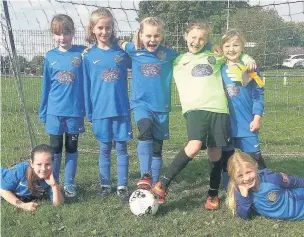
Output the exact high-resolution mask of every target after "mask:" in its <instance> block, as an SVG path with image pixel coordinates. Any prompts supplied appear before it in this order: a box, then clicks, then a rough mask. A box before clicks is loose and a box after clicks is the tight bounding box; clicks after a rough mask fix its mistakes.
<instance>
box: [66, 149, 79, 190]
mask: <svg viewBox="0 0 304 237" xmlns="http://www.w3.org/2000/svg"><path fill="white" fill-rule="evenodd" d="M77 160H78V152H74V153H68V152H66V153H65V171H64V185H68V184H74V179H75V175H76V170H77Z"/></svg>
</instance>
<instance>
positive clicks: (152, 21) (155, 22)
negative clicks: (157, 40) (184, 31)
mask: <svg viewBox="0 0 304 237" xmlns="http://www.w3.org/2000/svg"><path fill="white" fill-rule="evenodd" d="M146 25H149V26H156V27H158V28H159V30H160V33H161V36H162V38H163V37H164V34H165V30H164V23H163V22H162V21H161V20H160V19H159V18H157V17H147V18H145V19H143V20H142V21H141V22H140V23H139V30H137V31H136V33H135V34H134V36H133V43H134V45H135V48H136V49H143V48H144V45H143V43H142V41H141V40H140V34H141V33H142V32H143V30H144V27H145V26H146Z"/></svg>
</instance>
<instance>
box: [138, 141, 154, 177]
mask: <svg viewBox="0 0 304 237" xmlns="http://www.w3.org/2000/svg"><path fill="white" fill-rule="evenodd" d="M152 144H153V140H146V141H138V145H137V153H138V158H139V169H140V175H141V177H142V176H143V175H144V174H145V173H151V163H152Z"/></svg>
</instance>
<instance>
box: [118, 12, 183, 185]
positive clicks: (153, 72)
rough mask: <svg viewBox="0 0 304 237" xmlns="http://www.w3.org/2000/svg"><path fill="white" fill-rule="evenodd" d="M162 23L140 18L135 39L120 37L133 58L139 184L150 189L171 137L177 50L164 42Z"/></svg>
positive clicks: (131, 103) (152, 19)
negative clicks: (170, 121)
mask: <svg viewBox="0 0 304 237" xmlns="http://www.w3.org/2000/svg"><path fill="white" fill-rule="evenodd" d="M163 37H164V26H163V23H162V22H161V21H160V20H159V19H158V18H156V17H148V18H145V19H143V20H142V21H141V22H140V28H139V30H138V31H137V33H136V34H135V36H134V39H133V42H128V43H127V42H122V41H119V44H120V45H121V47H122V48H123V49H124V50H125V51H126V52H127V53H128V54H129V56H130V57H131V59H132V80H131V99H130V105H131V109H132V110H133V113H134V120H135V122H136V125H137V127H138V131H139V134H138V146H137V152H138V158H139V168H140V173H141V179H140V180H139V181H138V182H137V186H138V188H143V189H150V188H151V186H152V185H153V184H155V183H156V182H157V180H158V177H159V172H160V169H161V167H162V163H163V161H162V147H163V140H167V139H169V112H170V111H171V85H172V67H173V66H172V64H173V60H174V59H175V58H176V57H177V55H178V53H177V52H176V51H174V50H172V49H170V48H167V47H164V46H162V45H161V42H162V40H163Z"/></svg>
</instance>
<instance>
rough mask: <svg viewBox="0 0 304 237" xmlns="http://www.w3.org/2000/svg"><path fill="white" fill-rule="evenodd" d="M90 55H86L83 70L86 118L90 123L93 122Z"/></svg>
mask: <svg viewBox="0 0 304 237" xmlns="http://www.w3.org/2000/svg"><path fill="white" fill-rule="evenodd" d="M87 57H88V54H86V55H84V57H83V60H82V64H83V65H82V70H83V89H84V105H85V111H86V117H87V120H88V121H90V122H91V121H92V101H91V78H90V67H89V61H88V58H87Z"/></svg>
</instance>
